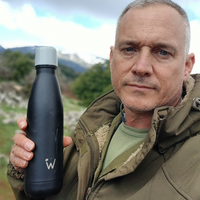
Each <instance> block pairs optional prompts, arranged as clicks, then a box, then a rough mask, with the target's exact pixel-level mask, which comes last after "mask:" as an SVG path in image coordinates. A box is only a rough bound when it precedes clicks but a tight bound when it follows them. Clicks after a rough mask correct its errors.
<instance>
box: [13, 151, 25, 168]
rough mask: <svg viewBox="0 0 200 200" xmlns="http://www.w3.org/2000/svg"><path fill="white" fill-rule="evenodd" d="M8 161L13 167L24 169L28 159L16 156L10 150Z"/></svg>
mask: <svg viewBox="0 0 200 200" xmlns="http://www.w3.org/2000/svg"><path fill="white" fill-rule="evenodd" d="M10 162H11V163H12V165H13V166H14V167H15V169H16V170H18V171H21V170H19V169H24V168H26V167H27V166H28V161H27V160H24V159H22V158H19V157H16V156H15V155H14V154H13V153H12V152H11V153H10Z"/></svg>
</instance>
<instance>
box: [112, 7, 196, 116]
mask: <svg viewBox="0 0 200 200" xmlns="http://www.w3.org/2000/svg"><path fill="white" fill-rule="evenodd" d="M193 61H194V56H191V55H188V56H187V57H186V56H185V28H184V23H183V19H182V17H181V15H180V14H179V13H178V12H177V11H176V10H175V9H173V8H171V7H169V6H166V5H155V6H148V7H145V8H139V9H131V10H129V11H128V12H127V13H126V14H125V15H124V16H123V18H122V19H121V22H120V25H119V29H118V34H117V36H116V43H115V47H111V53H110V66H111V79H112V84H113V87H114V89H115V91H116V93H117V95H118V96H119V97H120V99H121V100H122V102H123V103H124V106H125V111H126V110H127V109H128V110H129V111H131V112H144V111H145V112H146V111H152V110H153V109H154V108H156V107H158V106H162V105H169V106H176V105H177V104H178V103H179V102H180V97H181V93H182V84H183V81H186V80H187V78H188V76H189V74H190V71H191V69H192V65H193Z"/></svg>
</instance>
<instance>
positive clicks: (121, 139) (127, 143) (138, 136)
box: [102, 122, 149, 171]
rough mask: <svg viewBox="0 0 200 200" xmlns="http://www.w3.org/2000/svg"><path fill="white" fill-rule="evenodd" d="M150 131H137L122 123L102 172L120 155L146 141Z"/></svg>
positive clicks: (107, 154) (112, 141) (114, 136)
mask: <svg viewBox="0 0 200 200" xmlns="http://www.w3.org/2000/svg"><path fill="white" fill-rule="evenodd" d="M148 131H149V129H136V128H133V127H129V126H127V125H125V124H124V122H122V123H121V124H120V125H119V127H118V129H117V130H116V132H115V134H114V135H113V137H112V139H111V142H110V144H109V147H108V150H107V153H106V156H105V159H104V163H103V167H102V171H103V170H104V169H105V168H106V167H107V166H108V165H109V164H110V163H111V162H112V161H113V160H114V159H115V158H116V157H117V156H119V155H120V154H122V153H123V152H125V151H126V150H128V149H129V148H131V147H133V146H135V145H137V144H138V143H139V142H141V141H142V140H144V139H145V137H146V135H147V133H148Z"/></svg>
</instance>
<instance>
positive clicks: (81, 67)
mask: <svg viewBox="0 0 200 200" xmlns="http://www.w3.org/2000/svg"><path fill="white" fill-rule="evenodd" d="M36 48H37V46H25V47H14V48H8V49H4V48H3V47H2V46H0V53H3V52H4V51H5V50H10V51H19V52H21V53H23V54H27V53H30V54H35V49H36ZM104 61H105V59H103V58H100V57H97V56H91V57H90V61H89V62H87V61H85V60H84V59H82V58H81V57H80V56H79V55H78V54H62V53H61V52H60V51H59V52H58V63H60V64H62V65H65V66H67V67H69V68H72V69H73V70H75V71H76V72H79V73H83V72H85V71H86V70H87V69H88V68H90V67H91V66H92V65H93V64H95V63H98V62H104Z"/></svg>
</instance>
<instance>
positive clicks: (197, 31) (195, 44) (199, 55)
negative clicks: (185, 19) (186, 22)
mask: <svg viewBox="0 0 200 200" xmlns="http://www.w3.org/2000/svg"><path fill="white" fill-rule="evenodd" d="M190 26H191V46H190V52H193V53H195V57H196V62H195V65H194V68H193V70H192V73H200V51H199V43H200V39H199V35H200V21H199V20H194V21H191V22H190Z"/></svg>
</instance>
